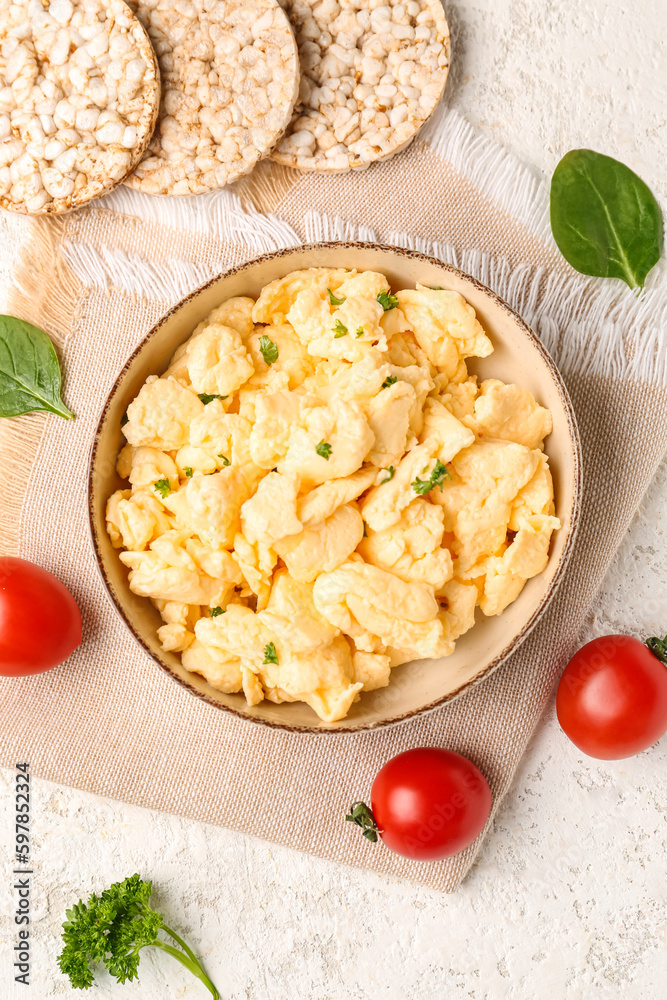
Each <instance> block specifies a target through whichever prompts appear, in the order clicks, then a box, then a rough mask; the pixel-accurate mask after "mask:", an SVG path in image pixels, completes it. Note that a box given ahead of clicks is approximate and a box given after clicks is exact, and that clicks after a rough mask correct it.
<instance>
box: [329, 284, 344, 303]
mask: <svg viewBox="0 0 667 1000" xmlns="http://www.w3.org/2000/svg"><path fill="white" fill-rule="evenodd" d="M327 291H328V293H329V302H330V303H331V305H332V306H342V304H343V302H345V296H343V298H342V299H337V298H336V296H335V295H334V293H333V292H332V291H331V289H330V288H327Z"/></svg>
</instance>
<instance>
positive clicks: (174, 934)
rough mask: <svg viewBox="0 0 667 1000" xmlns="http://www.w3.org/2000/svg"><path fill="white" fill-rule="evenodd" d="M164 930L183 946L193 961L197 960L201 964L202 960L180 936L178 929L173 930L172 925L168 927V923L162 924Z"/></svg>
mask: <svg viewBox="0 0 667 1000" xmlns="http://www.w3.org/2000/svg"><path fill="white" fill-rule="evenodd" d="M162 930H163V931H164V932H165V934H168V935H169V937H170V938H173V939H174V941H175V942H176V944H179V945H180V946H181V948H182V949H183V951H184V952H185V953H186V955H189V956H190V958H191V959H192V961H193V962H196V963H197V965H199V966H201V962H200V961H199V959H198V958H197V956H196V955H195V953H194V951H192V949H191V948H189V947H188V946H187V944H186V943H185V941H184V940H183V938H182V937H179V936H178V934H177V933H176V931H172V929H171V927H167V925H166V924H162Z"/></svg>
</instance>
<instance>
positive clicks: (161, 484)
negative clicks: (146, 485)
mask: <svg viewBox="0 0 667 1000" xmlns="http://www.w3.org/2000/svg"><path fill="white" fill-rule="evenodd" d="M153 489H154V490H155V491H156V492H157V493H159V494H160V496H161V497H162V499H163V500H164V498H165V497H168V496H169V494H170V493H171V483H170V482H169V480H168V479H158V480H157V482H155V483H153Z"/></svg>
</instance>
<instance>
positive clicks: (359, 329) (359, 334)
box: [355, 326, 364, 340]
mask: <svg viewBox="0 0 667 1000" xmlns="http://www.w3.org/2000/svg"><path fill="white" fill-rule="evenodd" d="M363 335H364V328H363V326H358V327H357V332H356V333H355V337H356V338H357V340H358V339H359V337H363Z"/></svg>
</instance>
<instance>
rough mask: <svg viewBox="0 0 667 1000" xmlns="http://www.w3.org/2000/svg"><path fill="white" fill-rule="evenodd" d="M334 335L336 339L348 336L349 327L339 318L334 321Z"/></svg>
mask: <svg viewBox="0 0 667 1000" xmlns="http://www.w3.org/2000/svg"><path fill="white" fill-rule="evenodd" d="M333 335H334V340H338V338H339V337H347V327H346V326H345V324H344V323H341V321H340V320H339V319H337V320H336V322H335V323H334V328H333Z"/></svg>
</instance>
